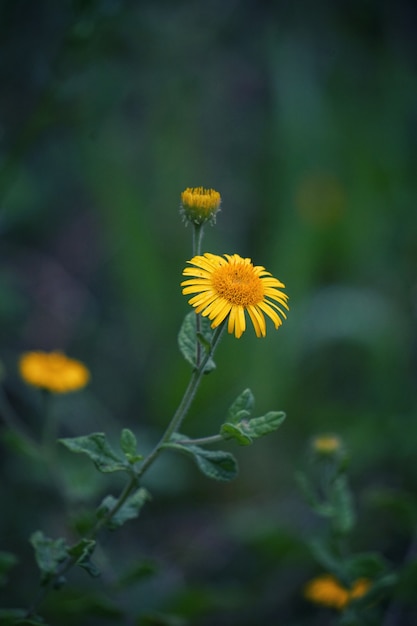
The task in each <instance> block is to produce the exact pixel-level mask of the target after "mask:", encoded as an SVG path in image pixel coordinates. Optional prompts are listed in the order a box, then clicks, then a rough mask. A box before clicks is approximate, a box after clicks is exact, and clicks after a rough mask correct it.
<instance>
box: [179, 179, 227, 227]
mask: <svg viewBox="0 0 417 626" xmlns="http://www.w3.org/2000/svg"><path fill="white" fill-rule="evenodd" d="M220 202H221V197H220V194H219V192H218V191H215V190H214V189H205V188H204V187H187V189H186V190H185V191H183V192H182V194H181V208H182V213H183V215H184V218H185V219H187V220H189V221H190V222H192V223H193V224H197V225H201V224H203V223H204V222H207V221H211V222H214V221H215V219H216V213H217V211H218V210H219V208H220Z"/></svg>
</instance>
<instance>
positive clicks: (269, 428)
mask: <svg viewBox="0 0 417 626" xmlns="http://www.w3.org/2000/svg"><path fill="white" fill-rule="evenodd" d="M254 403H255V398H254V396H253V393H252V392H251V390H250V389H245V390H244V391H242V393H241V394H240V395H239V396H238V397H237V398H236V400H235V401H234V402H233V404H232V405H231V406H230V408H229V410H228V412H227V421H226V422H225V423H224V424H222V425H221V427H220V434H221V436H222V437H223V438H224V439H235V441H237V443H238V444H239V445H241V446H249V445H250V444H251V443H253V440H254V439H258V438H259V437H263V436H264V435H268V434H269V433H272V432H274V431H275V430H277V429H278V428H279V427H280V426H281V424H282V423H283V421H284V419H285V413H284V412H283V411H269V412H268V413H266V414H265V415H262V416H261V417H253V418H252V419H248V418H249V417H250V414H251V411H252V409H253V406H254Z"/></svg>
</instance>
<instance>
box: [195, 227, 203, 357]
mask: <svg viewBox="0 0 417 626" xmlns="http://www.w3.org/2000/svg"><path fill="white" fill-rule="evenodd" d="M203 234H204V226H203V224H194V228H193V257H195V256H199V255H200V254H201V242H202V241H203ZM200 332H201V317H200V315H197V318H196V333H197V341H196V346H195V350H196V355H195V362H196V364H197V368H198V367H199V366H200V361H201V349H202V345H201V342H200V341H199V339H198V336H199V334H200Z"/></svg>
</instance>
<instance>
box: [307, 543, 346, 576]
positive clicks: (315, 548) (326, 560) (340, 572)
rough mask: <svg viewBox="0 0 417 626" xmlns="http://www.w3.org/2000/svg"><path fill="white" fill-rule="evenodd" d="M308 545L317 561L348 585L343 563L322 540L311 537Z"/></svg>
mask: <svg viewBox="0 0 417 626" xmlns="http://www.w3.org/2000/svg"><path fill="white" fill-rule="evenodd" d="M308 545H309V547H310V550H311V552H312V554H313V556H314V558H315V559H316V561H317V563H319V564H320V565H321V566H322V567H323V568H324V569H325V570H327V571H328V572H330V573H332V574H334V576H336V578H338V579H339V580H340V581H341V582H342V583H344V584H346V585H348V586H349V583H350V581H349V577H348V575H347V572H346V570H345V568H344V566H343V563H341V561H340V560H339V559H338V558H337V557H336V556H335V555H334V554H333V553H332V551H331V550H330V548H329V547H328V546H327V545H326V544H325V543H324V541H321V540H320V539H313V540H312V541H310V542H309V543H308Z"/></svg>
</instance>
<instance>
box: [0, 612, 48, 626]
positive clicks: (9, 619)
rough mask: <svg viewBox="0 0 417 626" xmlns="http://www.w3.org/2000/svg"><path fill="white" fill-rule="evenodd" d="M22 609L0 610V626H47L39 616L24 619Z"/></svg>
mask: <svg viewBox="0 0 417 626" xmlns="http://www.w3.org/2000/svg"><path fill="white" fill-rule="evenodd" d="M26 614H27V611H25V610H24V609H0V624H1V625H2V626H41V625H43V626H47V625H46V622H45V620H44V619H42V617H40V616H34V617H30V618H29V617H26Z"/></svg>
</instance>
